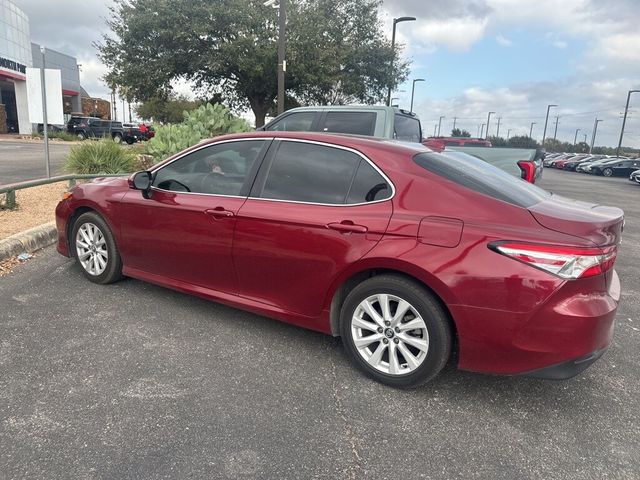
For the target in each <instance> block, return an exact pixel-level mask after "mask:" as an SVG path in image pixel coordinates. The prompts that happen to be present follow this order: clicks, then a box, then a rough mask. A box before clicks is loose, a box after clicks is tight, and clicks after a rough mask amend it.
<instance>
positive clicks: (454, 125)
mask: <svg viewBox="0 0 640 480" xmlns="http://www.w3.org/2000/svg"><path fill="white" fill-rule="evenodd" d="M457 120H458V117H453V128H452V130H455V129H456V121H457Z"/></svg>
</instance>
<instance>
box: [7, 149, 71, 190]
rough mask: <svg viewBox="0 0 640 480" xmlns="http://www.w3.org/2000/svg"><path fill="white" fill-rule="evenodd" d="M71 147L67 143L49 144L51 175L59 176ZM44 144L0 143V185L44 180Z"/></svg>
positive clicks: (45, 174)
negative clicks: (37, 179)
mask: <svg viewBox="0 0 640 480" xmlns="http://www.w3.org/2000/svg"><path fill="white" fill-rule="evenodd" d="M70 149H71V146H70V145H69V144H68V143H62V142H53V141H52V142H50V143H49V161H50V163H51V175H61V174H62V173H63V172H62V165H63V164H64V160H65V158H66V157H67V154H68V153H69V150H70ZM46 176H47V169H46V165H45V161H44V143H42V142H25V141H22V142H20V141H16V142H10V141H1V142H0V185H5V184H7V183H15V182H21V181H24V180H33V179H35V178H45V177H46Z"/></svg>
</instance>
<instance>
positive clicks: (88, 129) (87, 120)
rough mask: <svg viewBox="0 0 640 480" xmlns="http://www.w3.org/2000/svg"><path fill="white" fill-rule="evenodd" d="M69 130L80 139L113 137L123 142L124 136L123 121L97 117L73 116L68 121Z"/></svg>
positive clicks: (116, 140)
mask: <svg viewBox="0 0 640 480" xmlns="http://www.w3.org/2000/svg"><path fill="white" fill-rule="evenodd" d="M67 132H69V133H72V134H74V135H75V136H77V137H78V139H79V140H84V139H86V138H112V139H113V140H114V141H115V142H116V143H120V142H122V137H123V136H124V129H123V128H122V123H121V122H112V121H111V120H103V119H101V118H96V117H80V116H72V117H71V118H70V119H69V122H68V123H67Z"/></svg>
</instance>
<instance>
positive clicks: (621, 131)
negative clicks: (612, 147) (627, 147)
mask: <svg viewBox="0 0 640 480" xmlns="http://www.w3.org/2000/svg"><path fill="white" fill-rule="evenodd" d="M636 92H640V90H629V93H627V104H626V106H625V107H624V117H622V129H621V130H620V140H619V141H618V148H617V149H616V157H619V156H620V148H621V147H622V137H623V136H624V126H625V124H626V123H627V112H628V111H629V100H630V99H631V94H632V93H636Z"/></svg>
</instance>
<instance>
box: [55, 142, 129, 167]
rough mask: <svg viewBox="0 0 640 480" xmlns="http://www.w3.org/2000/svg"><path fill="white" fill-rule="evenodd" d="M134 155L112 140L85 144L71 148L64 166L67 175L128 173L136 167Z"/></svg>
mask: <svg viewBox="0 0 640 480" xmlns="http://www.w3.org/2000/svg"><path fill="white" fill-rule="evenodd" d="M136 157H137V156H136V154H135V153H134V152H131V151H130V150H128V149H127V148H126V147H121V146H120V145H118V144H117V143H115V142H114V141H113V140H100V141H97V142H86V143H83V144H82V145H77V146H74V147H72V148H71V151H70V152H69V155H68V156H67V160H66V162H65V165H64V169H65V171H67V172H69V173H81V174H93V173H130V172H133V171H134V170H135V167H136V161H137V158H136Z"/></svg>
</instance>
